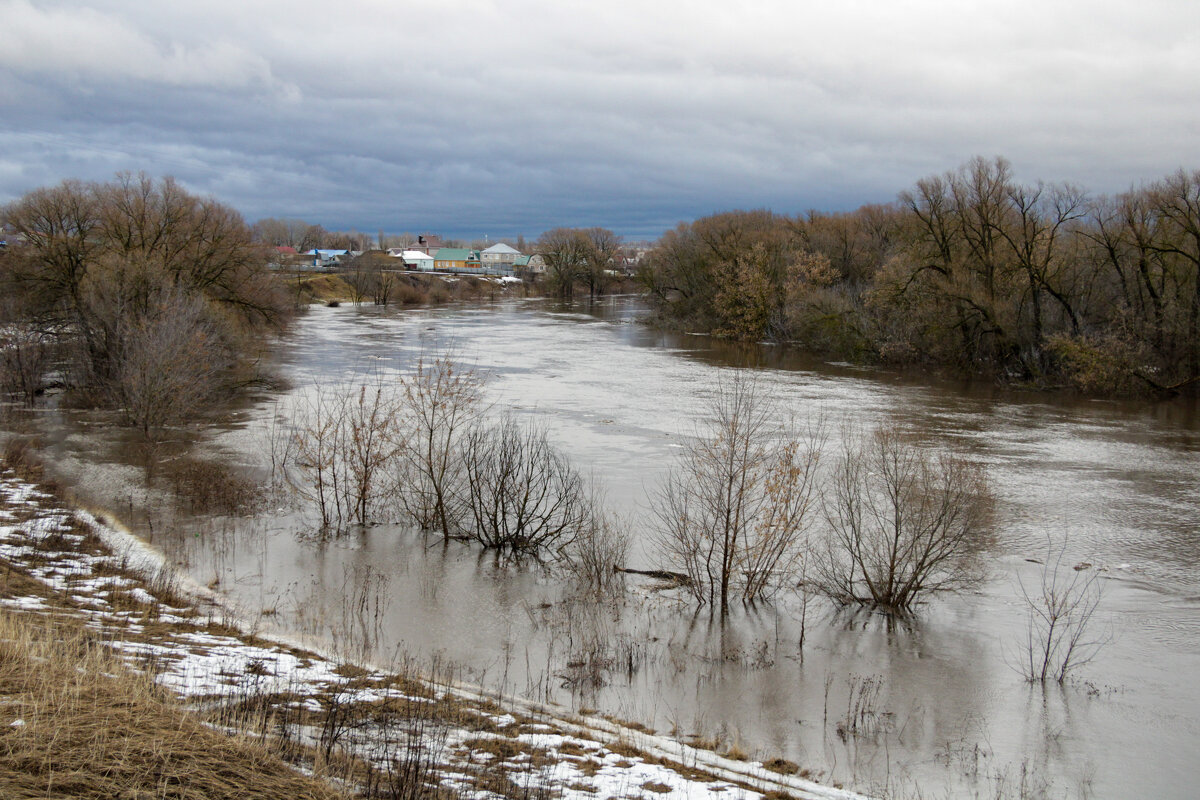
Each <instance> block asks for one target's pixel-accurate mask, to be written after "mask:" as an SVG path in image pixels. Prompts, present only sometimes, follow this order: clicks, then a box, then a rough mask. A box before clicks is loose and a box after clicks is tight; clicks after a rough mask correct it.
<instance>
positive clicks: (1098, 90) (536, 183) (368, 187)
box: [0, 0, 1200, 238]
mask: <svg viewBox="0 0 1200 800" xmlns="http://www.w3.org/2000/svg"><path fill="white" fill-rule="evenodd" d="M973 155H984V156H989V157H990V156H993V155H1003V156H1005V157H1007V158H1008V159H1009V160H1011V161H1012V162H1013V166H1014V169H1015V172H1016V174H1017V175H1018V177H1020V178H1022V179H1024V180H1030V181H1032V180H1037V179H1044V180H1047V181H1061V180H1069V181H1072V182H1074V183H1076V184H1078V185H1081V186H1083V187H1084V188H1087V189H1089V190H1091V191H1093V192H1097V193H1102V192H1118V191H1122V190H1124V189H1127V188H1129V187H1130V186H1131V185H1135V184H1140V183H1141V182H1143V181H1145V180H1152V179H1157V178H1160V177H1163V176H1164V175H1166V174H1168V173H1170V172H1173V171H1174V170H1176V169H1178V168H1180V167H1187V168H1189V169H1196V168H1200V8H1198V7H1197V6H1196V4H1195V0H1139V1H1138V2H1136V3H1129V2H1125V3H1115V2H1110V1H1109V0H1090V2H1062V1H1060V0H1009V2H989V3H971V2H962V1H961V0H958V1H954V0H945V1H944V2H943V1H940V0H939V1H935V0H889V1H887V2H883V1H881V2H873V1H869V0H857V1H856V0H841V1H840V2H838V0H832V1H831V0H822V2H819V3H815V2H807V0H742V1H741V2H735V1H734V0H721V1H720V2H715V1H714V0H689V1H688V2H682V1H681V0H605V2H573V1H572V0H395V1H391V2H389V1H388V0H339V2H324V1H323V0H288V1H287V2H284V1H282V0H279V1H274V2H259V1H258V0H204V2H183V1H180V0H170V1H167V0H163V2H147V0H107V1H106V2H100V1H96V2H68V1H66V0H63V1H61V2H60V1H57V0H37V2H31V1H30V0H0V202H7V201H9V200H12V199H14V198H16V197H19V196H20V195H21V194H23V193H24V192H26V191H28V190H30V189H32V188H35V187H38V186H43V185H47V184H52V183H57V182H58V181H60V180H62V179H64V178H84V179H96V180H107V179H110V178H111V177H112V176H113V174H114V173H116V172H117V171H120V170H132V171H138V170H143V171H145V172H147V173H150V174H152V175H156V176H157V175H174V176H175V177H177V178H178V179H179V180H180V181H182V182H183V183H184V185H186V186H187V187H188V188H189V189H191V190H193V191H195V192H199V193H203V194H211V195H213V196H215V197H217V198H218V199H220V200H222V201H224V202H227V203H229V204H230V205H233V206H234V207H236V208H238V209H239V210H240V211H241V212H242V213H243V214H244V215H245V216H246V218H247V220H248V221H250V222H253V221H254V220H255V219H258V218H260V217H267V216H278V217H298V218H301V219H305V220H307V221H309V222H319V223H321V224H323V225H325V226H326V227H328V228H331V229H348V228H351V227H354V228H357V229H359V230H362V231H367V232H372V233H373V232H375V231H377V230H380V229H382V230H384V231H387V232H394V233H399V232H402V231H414V232H416V231H430V232H442V233H443V234H445V235H454V236H470V237H474V236H476V235H479V236H482V235H485V234H487V235H490V236H492V237H493V238H499V237H504V236H513V235H515V234H517V233H524V234H526V235H527V236H533V235H536V234H537V233H539V232H540V231H542V230H545V229H547V228H550V227H555V226H558V225H572V226H574V225H602V226H605V227H610V228H612V229H614V230H616V231H617V232H619V233H622V234H625V235H627V236H630V237H655V236H657V235H658V234H659V233H661V232H662V231H663V230H664V229H666V228H669V227H672V226H673V225H674V224H675V223H677V222H679V221H681V220H690V219H693V218H695V217H698V216H702V215H704V214H708V213H712V212H714V211H722V210H728V209H732V208H762V207H766V208H772V209H774V210H776V211H780V212H787V213H791V212H798V211H804V210H807V209H810V208H818V209H825V210H846V209H852V208H855V207H857V206H859V205H861V204H863V203H870V202H887V201H890V200H893V199H894V198H895V196H896V194H897V193H898V192H899V191H901V190H903V189H906V188H908V187H910V186H911V185H912V184H913V183H914V182H915V181H916V180H917V179H919V178H922V177H925V176H927V175H930V174H933V173H940V172H944V171H946V170H948V169H951V168H953V167H956V166H958V165H960V164H961V163H963V162H964V161H965V160H966V159H968V158H970V157H971V156H973Z"/></svg>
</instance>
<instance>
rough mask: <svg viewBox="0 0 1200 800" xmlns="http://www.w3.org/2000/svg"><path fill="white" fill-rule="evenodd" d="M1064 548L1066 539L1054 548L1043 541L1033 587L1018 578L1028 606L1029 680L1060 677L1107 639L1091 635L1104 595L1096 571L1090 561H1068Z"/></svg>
mask: <svg viewBox="0 0 1200 800" xmlns="http://www.w3.org/2000/svg"><path fill="white" fill-rule="evenodd" d="M1065 551H1066V544H1065V543H1064V544H1063V546H1062V547H1059V548H1057V550H1056V549H1055V548H1054V547H1052V546H1051V547H1047V553H1046V555H1047V558H1046V561H1045V563H1044V564H1043V566H1042V574H1041V580H1040V582H1039V584H1038V586H1037V587H1035V588H1034V589H1030V588H1028V587H1027V586H1026V585H1025V583H1024V582H1023V581H1020V580H1018V585H1019V587H1020V592H1021V598H1022V599H1023V600H1024V601H1025V607H1026V609H1027V612H1028V620H1027V624H1026V628H1025V642H1024V647H1023V648H1022V655H1021V671H1022V672H1023V673H1024V675H1025V678H1026V680H1028V681H1029V682H1030V683H1042V684H1044V683H1046V681H1048V680H1053V681H1055V682H1056V683H1062V682H1063V681H1065V680H1066V678H1067V675H1068V674H1069V673H1070V672H1071V671H1072V670H1074V669H1075V668H1077V667H1080V666H1083V665H1084V664H1087V663H1088V662H1089V661H1091V660H1092V659H1093V658H1095V657H1096V654H1097V653H1098V652H1099V651H1100V648H1101V647H1103V646H1104V645H1105V644H1106V643H1107V641H1108V639H1107V637H1105V636H1100V637H1095V638H1093V637H1092V630H1093V624H1092V623H1093V622H1094V620H1095V616H1096V609H1097V608H1099V606H1100V598H1101V595H1102V592H1101V588H1100V584H1099V582H1098V579H1099V577H1100V573H1098V572H1097V571H1095V570H1093V569H1091V568H1090V565H1087V566H1084V565H1076V566H1075V567H1073V568H1072V567H1067V566H1066V565H1065V564H1064V563H1063V558H1064V555H1065Z"/></svg>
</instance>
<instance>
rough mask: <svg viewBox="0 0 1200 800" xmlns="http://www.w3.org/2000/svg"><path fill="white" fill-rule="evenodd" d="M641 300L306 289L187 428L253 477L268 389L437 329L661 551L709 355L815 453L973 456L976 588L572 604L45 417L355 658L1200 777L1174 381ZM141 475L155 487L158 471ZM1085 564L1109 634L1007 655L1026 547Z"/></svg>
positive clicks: (602, 702)
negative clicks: (902, 594) (893, 610)
mask: <svg viewBox="0 0 1200 800" xmlns="http://www.w3.org/2000/svg"><path fill="white" fill-rule="evenodd" d="M642 313H643V309H642V307H641V306H640V305H639V303H638V302H637V301H636V300H635V299H631V298H616V299H610V300H606V301H604V302H602V303H598V304H595V305H590V306H589V305H586V304H585V305H576V306H564V305H561V304H555V303H551V302H547V301H540V300H525V301H517V300H514V301H503V302H499V303H495V304H489V305H465V306H455V307H452V308H441V309H422V310H402V311H400V310H395V309H377V308H352V307H346V308H313V309H312V310H311V311H310V312H309V313H308V314H307V315H306V316H305V317H304V318H302V319H301V320H300V321H299V323H298V325H297V327H296V330H295V331H294V332H293V333H292V334H290V335H289V336H288V337H287V339H286V340H285V341H284V342H282V344H281V346H280V349H279V355H278V359H279V370H280V371H281V372H282V373H283V374H284V375H285V377H286V378H287V380H288V381H289V382H290V385H291V387H292V388H290V389H289V390H288V391H287V392H281V393H279V394H277V395H272V396H263V397H262V398H260V400H259V401H258V402H256V403H254V404H253V405H251V406H247V407H244V408H242V409H239V410H237V411H236V412H233V413H232V414H231V416H230V418H229V419H228V420H225V421H223V422H222V423H221V424H219V425H213V426H211V427H210V428H208V429H205V430H204V431H202V432H201V434H200V435H199V441H197V442H196V443H195V445H194V447H195V449H196V450H197V451H199V452H202V453H208V454H210V455H212V456H214V457H219V458H220V459H222V460H225V461H228V462H231V463H235V464H239V465H242V466H244V467H246V468H247V469H252V470H258V473H257V474H260V475H261V474H262V472H261V471H262V470H263V468H264V467H265V466H266V461H267V459H266V455H265V452H266V450H267V447H266V444H265V441H266V434H265V430H266V428H267V425H268V422H269V420H270V419H271V418H272V417H273V416H274V415H275V414H276V412H277V409H278V403H280V402H281V400H282V401H286V399H287V396H288V395H298V394H301V393H303V392H305V391H308V390H310V388H311V386H312V385H313V384H314V383H317V382H329V381H334V380H338V379H342V378H345V377H346V376H349V375H373V374H379V373H385V374H386V373H387V372H388V371H391V370H404V369H409V368H410V367H411V365H412V363H413V362H414V361H415V359H416V358H418V357H419V356H420V355H422V354H430V353H438V352H441V351H443V350H445V349H447V348H449V349H452V350H453V351H454V352H455V354H456V356H457V358H459V359H460V360H462V361H465V362H467V363H469V364H471V365H473V366H474V367H475V368H476V369H478V370H480V371H481V372H483V373H485V374H486V375H487V376H488V384H487V396H488V401H489V403H490V404H491V405H492V408H493V411H494V412H496V413H498V412H501V411H506V410H509V411H512V412H514V413H516V414H518V415H520V416H523V417H533V418H537V419H538V420H539V421H540V422H541V423H542V424H544V425H545V426H546V427H547V428H548V430H549V432H550V435H551V438H552V439H553V441H554V443H555V444H556V445H558V446H559V447H560V448H561V449H562V450H563V451H564V452H566V453H567V454H568V455H569V456H570V457H571V459H572V460H573V462H574V463H575V464H576V466H578V467H580V468H582V469H584V470H585V471H589V472H591V473H593V474H595V475H596V476H597V478H598V479H600V480H601V481H602V482H603V483H604V485H605V486H606V489H607V498H608V502H609V504H610V505H611V506H612V507H613V508H615V509H617V510H619V511H620V512H621V513H622V514H623V515H625V516H626V517H627V518H628V519H629V521H630V524H631V526H632V529H633V531H634V536H635V539H634V547H633V550H632V552H631V555H630V564H629V566H632V567H636V568H653V567H660V566H662V565H661V564H660V563H659V562H658V560H657V558H656V554H655V549H654V547H653V536H652V533H651V525H650V522H651V514H650V513H649V510H648V508H647V494H648V492H649V491H652V490H653V488H654V487H655V486H656V485H657V482H658V481H659V480H660V479H661V478H662V476H663V475H664V473H665V471H666V470H667V469H668V468H669V467H670V465H671V464H672V460H673V459H674V458H675V457H676V456H677V455H678V453H679V452H680V448H681V444H682V443H683V442H685V441H686V438H687V436H688V435H689V434H690V433H691V432H692V431H693V429H694V424H695V421H696V419H697V418H698V415H699V413H700V412H701V410H702V408H703V406H704V402H705V400H706V399H707V398H709V397H711V395H712V393H713V391H714V389H715V387H716V385H717V383H718V381H719V380H720V379H721V376H723V375H728V374H730V373H731V372H732V371H736V370H751V371H753V372H754V374H755V375H756V376H757V378H758V379H759V381H760V383H761V385H762V387H763V388H764V389H766V390H768V391H769V392H770V394H772V395H773V396H774V397H775V398H776V399H777V400H778V401H779V402H780V404H781V405H782V407H783V408H785V409H786V410H787V411H788V412H789V413H790V414H792V415H794V416H795V418H796V420H797V421H798V422H800V423H802V424H817V423H820V424H822V425H823V426H824V429H825V431H826V433H827V435H828V436H829V438H830V442H829V444H828V445H827V446H828V448H829V449H830V451H831V452H835V451H836V448H837V442H836V440H837V439H838V437H839V436H840V435H841V431H843V430H844V429H846V428H847V427H858V428H860V429H861V428H872V427H877V426H887V427H890V428H895V429H898V430H900V431H902V432H903V433H904V434H905V435H906V436H909V437H912V438H913V439H915V440H917V441H919V442H920V443H921V444H922V446H925V447H928V448H932V449H935V450H939V451H951V452H954V453H957V454H960V455H962V456H964V457H966V458H968V459H970V460H972V461H975V462H978V463H981V464H984V465H986V466H987V468H988V471H989V479H990V482H991V485H992V488H993V490H994V492H995V494H996V496H997V509H996V523H995V526H996V534H997V542H996V544H995V545H994V547H993V548H992V549H991V550H990V551H989V553H988V554H987V559H988V566H989V570H988V577H987V580H986V581H985V583H984V584H983V585H982V586H981V587H980V588H979V589H978V590H976V591H973V592H971V593H968V594H964V595H958V596H953V597H946V598H941V599H935V600H933V601H931V602H930V603H928V604H926V605H924V606H922V607H920V608H919V609H917V611H916V612H915V614H913V615H912V616H911V617H909V618H906V619H902V620H896V619H891V618H888V617H886V616H883V615H880V614H873V613H868V612H862V611H860V612H857V613H851V612H847V611H844V610H843V611H839V610H838V609H836V608H834V607H832V606H831V605H829V604H827V603H824V602H822V601H819V600H814V601H811V602H810V603H809V604H808V606H807V608H805V607H804V604H803V603H802V600H801V598H800V597H799V596H798V595H796V596H784V597H781V598H780V599H779V600H778V601H776V602H775V603H771V604H762V605H759V606H756V607H752V608H740V607H739V608H737V609H735V610H734V612H733V614H732V615H731V618H730V619H729V620H728V621H726V622H725V623H724V624H720V623H718V622H717V621H714V620H712V619H710V617H709V616H708V614H707V611H706V610H701V611H697V610H696V609H695V608H694V607H693V606H691V605H690V604H688V603H687V602H686V599H685V598H682V597H681V596H679V595H677V594H673V593H671V592H662V591H658V590H656V589H655V588H654V585H653V582H652V581H646V580H640V579H634V578H631V579H630V580H629V583H628V586H627V591H626V592H625V595H624V597H623V598H622V599H620V600H619V601H615V602H612V603H605V604H600V605H597V604H593V603H586V602H582V601H579V600H577V599H573V598H572V597H571V596H570V594H569V591H568V587H567V585H566V584H565V582H564V581H562V580H561V579H559V578H556V577H555V576H553V575H551V574H548V573H546V572H544V571H543V570H541V569H538V568H536V567H533V566H529V565H525V566H514V565H511V564H503V563H497V562H496V561H495V559H493V558H492V557H490V556H489V555H487V554H485V553H482V552H480V551H479V550H478V549H477V548H475V547H473V546H469V545H465V544H459V543H450V544H449V545H443V543H441V542H440V540H436V539H430V538H427V537H422V536H421V535H419V534H417V533H415V532H413V531H411V530H407V529H405V528H402V527H400V526H388V525H380V526H373V527H368V528H365V529H356V530H353V531H351V532H349V533H347V534H345V535H343V536H340V537H336V538H322V537H320V536H318V535H317V532H316V530H315V527H314V525H313V523H312V520H311V515H310V514H308V513H307V511H306V510H305V509H303V508H300V509H297V508H294V507H293V505H292V504H290V503H288V502H286V501H285V500H279V499H277V500H276V502H275V503H274V504H273V505H272V507H271V508H269V509H267V510H265V511H264V512H263V513H260V514H257V515H254V516H253V517H227V516H224V517H223V516H216V515H211V514H208V515H202V514H194V513H190V512H189V511H188V509H187V508H185V507H183V506H181V505H180V504H178V503H175V502H172V501H171V500H170V499H169V495H168V493H167V492H166V491H165V490H159V489H155V488H152V487H151V488H147V487H146V486H145V483H144V480H143V479H144V476H145V470H144V469H143V468H142V467H139V466H138V465H137V464H136V459H135V458H132V457H130V456H129V455H128V452H129V448H128V447H127V443H125V442H124V441H123V440H122V437H121V435H119V434H117V433H115V432H114V431H113V430H112V428H111V427H110V426H107V425H106V424H104V421H103V420H102V419H100V418H97V417H95V416H94V415H93V416H89V415H84V414H67V413H66V412H62V413H60V414H57V415H49V416H47V418H46V419H45V420H44V421H43V422H42V423H41V424H42V425H44V426H45V428H46V430H45V431H44V434H43V435H44V438H45V439H46V443H47V447H48V448H49V449H50V452H51V454H52V458H53V459H54V460H55V461H56V465H57V470H58V472H59V474H60V476H61V477H62V478H63V479H64V480H65V481H67V482H69V483H71V484H73V485H74V486H75V487H76V488H77V491H78V492H79V493H80V496H81V497H84V498H87V499H89V500H90V501H91V502H93V503H96V504H99V505H104V506H106V507H108V508H109V509H110V510H111V511H112V512H113V513H114V514H115V515H117V516H118V517H120V518H122V519H123V520H126V521H127V522H129V524H131V526H132V527H134V528H135V529H136V530H137V532H138V533H140V534H141V535H143V536H145V537H147V538H149V539H151V540H152V541H153V542H154V543H155V544H157V545H158V546H160V547H162V548H163V549H164V550H165V551H166V552H167V553H168V554H169V555H170V556H171V557H173V558H174V559H176V560H177V561H178V562H179V563H180V564H182V565H183V566H184V567H185V568H186V569H187V570H189V571H190V573H191V575H192V576H193V577H194V578H196V579H197V580H199V581H200V582H201V583H205V584H209V585H212V586H213V587H214V588H216V589H218V590H219V591H221V592H223V593H225V594H226V595H227V596H228V597H229V598H231V599H232V600H233V601H235V602H236V603H237V604H238V605H239V607H241V608H242V609H244V611H245V613H247V614H248V615H249V616H251V617H252V618H258V619H261V620H262V625H263V626H264V628H270V629H273V630H277V631H283V632H287V633H292V634H296V635H305V636H309V637H313V638H315V639H316V640H318V641H320V642H322V643H324V644H325V645H326V646H328V647H331V648H333V649H335V650H339V651H340V652H341V653H342V654H344V655H347V656H352V657H367V658H372V659H375V660H386V659H388V658H390V657H393V656H395V655H397V654H401V653H404V654H409V655H413V656H416V657H419V658H421V659H430V658H438V659H441V660H443V661H446V662H451V663H454V664H457V665H458V666H459V668H460V669H461V670H462V672H463V675H464V677H466V678H468V679H470V680H474V681H477V682H479V683H482V684H484V685H486V686H489V687H492V688H496V689H501V690H504V691H507V692H512V693H519V694H524V695H528V696H531V697H533V698H536V699H544V700H551V701H555V702H559V703H562V704H564V705H568V706H572V707H574V708H576V709H580V708H584V709H596V710H598V711H599V712H601V713H605V714H611V715H613V716H616V717H619V718H622V719H626V720H630V721H634V722H638V723H641V724H644V725H647V726H650V727H653V728H654V729H656V730H658V731H659V732H662V733H671V734H674V735H677V736H680V737H686V736H691V735H696V736H699V737H701V738H703V739H705V740H717V741H720V742H721V743H722V745H723V746H724V747H736V748H738V749H740V750H742V751H745V752H746V753H748V754H750V755H752V756H754V757H757V758H770V757H776V756H779V757H784V758H787V759H790V760H792V761H794V762H796V763H797V764H799V765H801V766H802V767H804V768H807V769H810V770H812V771H813V773H814V774H816V775H818V776H820V777H821V778H822V779H824V780H826V781H829V782H839V783H844V784H846V785H849V786H852V787H855V788H859V789H861V790H864V791H868V792H876V793H880V794H883V793H888V794H890V795H891V796H899V797H906V796H917V795H918V794H919V795H920V796H925V797H930V796H944V795H948V796H981V797H996V796H1006V797H1009V796H1011V797H1021V796H1029V797H1036V796H1043V795H1045V796H1051V797H1060V796H1062V797H1075V796H1079V797H1085V796H1095V797H1137V796H1143V797H1159V798H1168V797H1179V798H1184V797H1192V796H1194V794H1195V782H1196V780H1197V779H1198V778H1200V765H1197V763H1196V761H1195V755H1196V754H1197V753H1200V685H1198V684H1197V682H1196V680H1195V677H1196V676H1197V675H1198V674H1200V569H1198V568H1197V565H1198V564H1200V496H1198V495H1200V493H1198V491H1197V489H1198V476H1200V422H1198V419H1197V415H1196V409H1195V406H1194V404H1193V405H1188V404H1185V403H1160V404H1134V403H1118V402H1105V401H1077V400H1068V399H1061V398H1052V397H1048V396H1045V395H1038V394H1021V393H1014V392H1005V391H1000V390H997V389H994V388H992V387H979V386H972V385H964V384H960V383H956V382H952V381H944V380H936V379H933V378H927V377H925V378H913V377H903V376H900V375H898V374H895V373H893V372H888V371H883V370H875V369H865V368H859V367H854V366H850V365H838V364H828V363H823V362H820V361H818V360H814V359H811V358H806V357H803V356H800V355H797V354H794V353H789V352H787V351H785V350H782V349H779V348H771V347H766V346H752V347H745V346H735V345H729V344H725V343H721V342H715V341H713V340H711V339H709V338H707V337H703V336H689V335H682V334H680V335H676V334H665V333H661V332H658V331H656V330H654V329H652V328H649V327H647V326H645V325H642V324H640V323H639V322H638V318H639V316H640V315H641V314H642ZM163 484H164V482H163V481H162V480H159V481H158V482H157V483H156V485H157V486H162V485H163ZM1048 553H1051V554H1055V553H1062V555H1063V560H1064V563H1065V564H1067V565H1070V566H1074V565H1076V564H1083V563H1087V564H1090V565H1092V566H1091V567H1090V568H1089V569H1090V570H1096V571H1098V573H1099V575H1100V578H1099V583H1100V585H1101V586H1102V588H1103V596H1102V600H1101V604H1100V606H1099V609H1098V613H1097V615H1096V619H1095V624H1094V626H1093V628H1092V633H1093V634H1094V638H1097V639H1100V640H1102V641H1103V642H1104V645H1103V646H1102V647H1101V648H1100V649H1099V650H1098V652H1097V654H1096V657H1095V658H1094V660H1093V661H1092V662H1091V663H1088V664H1086V665H1083V666H1081V667H1080V668H1079V670H1078V671H1077V672H1076V673H1075V677H1074V678H1073V679H1072V680H1070V681H1068V682H1067V683H1066V684H1065V685H1064V686H1061V687H1060V686H1058V685H1051V686H1049V687H1046V688H1043V687H1042V686H1040V685H1031V684H1029V683H1027V682H1026V681H1025V679H1024V678H1023V677H1022V674H1021V672H1020V669H1019V664H1020V661H1021V657H1022V645H1023V641H1024V635H1025V630H1026V615H1027V606H1026V605H1025V603H1024V602H1023V600H1022V597H1021V588H1020V587H1021V586H1022V585H1023V586H1025V587H1027V588H1030V589H1032V588H1035V587H1036V586H1038V585H1039V582H1040V580H1041V574H1042V567H1041V566H1040V565H1039V564H1037V563H1035V562H1037V561H1045V560H1046V558H1047V554H1048Z"/></svg>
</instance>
